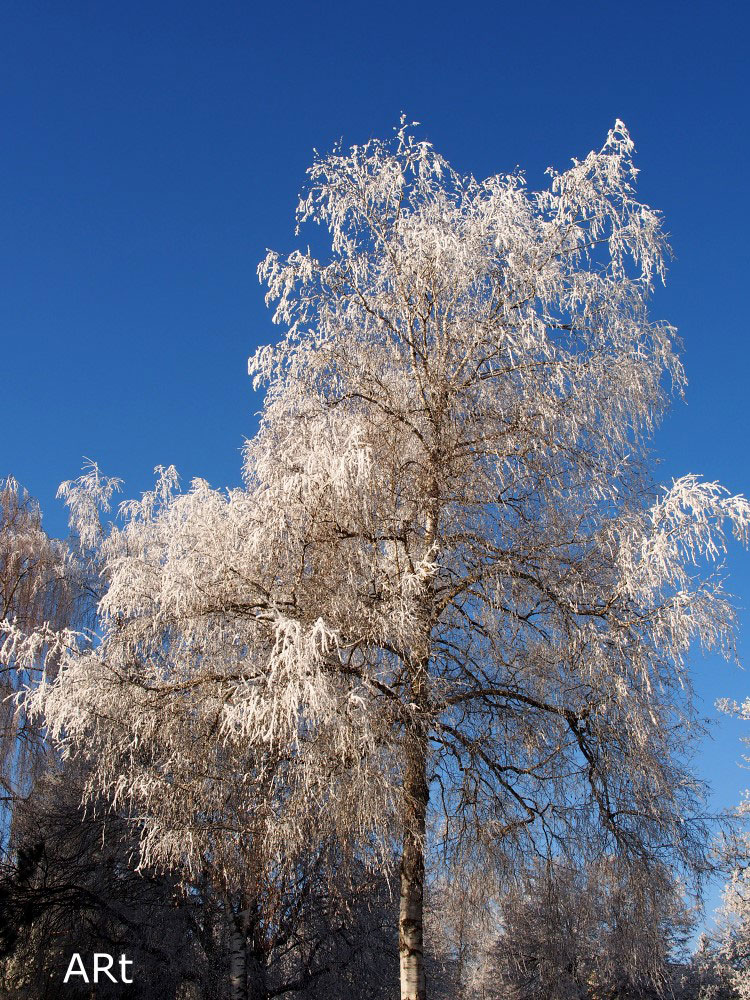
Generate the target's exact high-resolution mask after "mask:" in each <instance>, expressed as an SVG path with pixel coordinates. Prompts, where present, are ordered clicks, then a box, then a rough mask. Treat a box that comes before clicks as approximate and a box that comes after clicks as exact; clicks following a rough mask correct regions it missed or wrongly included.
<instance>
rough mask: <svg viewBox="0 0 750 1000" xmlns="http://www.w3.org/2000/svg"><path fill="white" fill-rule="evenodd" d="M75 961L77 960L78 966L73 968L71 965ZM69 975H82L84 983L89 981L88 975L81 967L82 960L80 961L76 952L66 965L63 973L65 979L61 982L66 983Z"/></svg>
mask: <svg viewBox="0 0 750 1000" xmlns="http://www.w3.org/2000/svg"><path fill="white" fill-rule="evenodd" d="M76 962H78V966H79V967H78V968H77V969H74V968H73V966H74V965H75V963H76ZM71 976H83V981H84V983H87V982H88V981H89V977H88V976H87V975H86V970H85V969H84V967H83V962H82V961H81V956H80V955H79V954H78V952H76V953H75V954H74V955H73V957H72V958H71V960H70V964H69V965H68V971H67V972H66V973H65V979H63V982H64V983H67V981H68V979H70V977H71ZM94 982H96V980H94Z"/></svg>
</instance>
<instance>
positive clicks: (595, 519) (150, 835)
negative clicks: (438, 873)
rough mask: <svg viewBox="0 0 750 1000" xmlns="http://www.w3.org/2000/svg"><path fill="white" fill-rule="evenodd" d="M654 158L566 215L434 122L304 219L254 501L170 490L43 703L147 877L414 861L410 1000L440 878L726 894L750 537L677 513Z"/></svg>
mask: <svg viewBox="0 0 750 1000" xmlns="http://www.w3.org/2000/svg"><path fill="white" fill-rule="evenodd" d="M632 153H633V143H632V141H631V139H630V136H629V135H628V132H627V130H626V129H625V126H624V125H623V124H622V123H620V122H617V123H616V125H615V127H614V128H613V129H612V131H611V132H610V133H609V135H608V136H607V139H606V142H605V144H604V146H603V147H602V149H601V150H600V151H599V152H592V153H589V154H588V155H587V156H586V157H584V158H583V159H582V160H580V161H578V160H574V161H573V165H572V166H571V167H570V168H569V169H567V170H565V171H563V172H556V171H554V170H551V171H550V172H549V183H548V186H547V187H546V188H545V189H544V190H542V191H538V192H532V191H530V190H528V188H527V186H526V183H525V181H524V178H523V175H521V174H520V173H517V174H513V175H497V176H493V177H489V178H487V179H485V180H477V179H475V178H474V177H472V176H470V175H465V174H461V173H459V172H458V171H456V170H455V169H454V168H452V167H451V166H450V164H449V163H448V162H447V161H446V160H445V159H444V158H443V157H442V156H440V155H439V154H438V153H437V152H436V151H435V150H434V149H433V147H432V146H431V145H430V144H428V143H426V142H423V141H420V140H418V139H417V138H416V137H415V134H414V129H413V128H412V127H411V126H409V125H408V124H407V123H406V122H405V121H402V123H401V126H400V127H399V128H398V129H397V130H396V134H395V137H394V139H393V140H391V141H380V140H372V141H370V142H368V143H367V144H366V145H364V146H357V147H353V148H352V149H350V150H344V149H343V148H338V149H336V150H335V151H334V152H333V153H332V154H330V155H326V156H320V157H318V158H317V159H316V160H315V162H314V164H313V166H312V167H311V168H310V171H309V185H308V188H307V190H306V191H305V193H304V194H303V196H302V198H301V200H300V203H299V206H298V213H297V219H298V224H299V226H302V225H303V224H306V223H317V224H318V225H319V226H320V227H321V229H322V235H320V236H316V238H315V242H316V245H320V246H323V245H325V246H326V251H325V253H322V252H321V253H320V254H316V253H314V252H313V251H312V250H310V249H309V248H308V249H299V250H295V251H293V252H292V253H291V254H289V255H288V256H286V257H281V256H279V255H278V254H276V253H273V252H271V253H269V254H268V256H267V257H266V258H265V260H264V261H263V262H262V264H261V266H260V271H259V273H260V277H261V279H262V280H263V281H264V282H265V283H266V284H267V288H268V302H269V304H273V305H274V320H275V321H276V322H277V323H278V324H280V325H282V326H283V327H284V328H285V332H284V334H283V336H282V338H281V340H280V342H279V343H277V344H276V345H275V346H269V347H265V348H262V349H260V350H259V351H257V352H256V354H254V356H253V357H252V358H251V361H250V372H251V374H252V375H253V377H254V379H255V384H256V386H261V385H262V386H265V389H266V397H265V405H264V409H263V412H262V417H261V424H260V429H259V431H258V433H257V434H256V436H255V437H254V438H253V439H252V440H251V441H249V442H248V443H247V446H246V449H245V467H244V471H245V486H244V488H243V489H241V490H234V491H229V492H227V493H222V492H218V491H215V490H212V489H211V488H210V487H209V486H208V485H207V484H206V483H203V482H195V483H193V484H192V486H191V487H190V488H189V489H188V490H187V491H186V492H184V493H181V492H179V491H178V490H177V489H176V484H175V476H174V473H173V471H171V470H163V471H162V473H161V474H160V477H159V480H158V483H157V486H156V488H155V490H154V491H152V492H150V493H148V494H146V495H145V496H144V497H143V498H142V499H141V500H140V501H137V502H133V503H131V504H129V505H126V507H125V508H124V511H123V513H124V517H125V523H124V525H123V526H122V527H117V528H115V529H113V530H112V531H111V533H110V534H109V535H108V536H107V537H106V538H104V539H103V540H102V541H101V542H100V544H99V557H100V566H101V572H102V578H103V580H104V581H105V583H106V587H105V593H104V596H103V599H102V602H101V605H100V614H101V622H100V626H99V629H98V634H97V636H96V642H93V643H92V642H86V641H83V640H81V639H80V638H78V637H76V636H73V635H67V636H62V635H61V637H60V656H61V668H60V670H59V672H58V674H57V676H56V677H55V678H54V679H50V680H49V682H47V683H45V684H43V685H41V686H40V687H39V688H38V689H37V690H36V691H35V692H34V693H33V694H32V695H31V697H30V708H31V709H32V710H36V711H39V712H43V713H44V717H45V720H46V724H47V725H48V727H49V729H50V732H51V733H52V734H53V736H55V737H56V738H58V739H60V740H61V741H63V743H64V745H66V746H67V747H68V748H69V749H70V750H75V749H78V750H79V751H83V752H86V753H87V754H89V755H90V756H91V758H92V762H93V766H92V774H93V776H94V778H93V780H94V783H95V786H96V788H97V789H98V790H104V791H107V792H109V793H110V794H111V795H112V796H113V797H114V799H115V800H116V801H117V802H120V803H122V804H126V803H127V804H128V805H129V807H130V808H132V809H133V811H134V812H137V814H138V816H139V818H140V819H141V821H142V823H143V840H142V853H143V857H144V859H146V860H147V861H148V862H156V863H162V864H166V865H177V866H181V867H183V869H186V870H189V869H190V867H191V866H195V865H197V864H199V863H200V858H201V857H205V856H206V852H209V853H211V854H212V856H217V852H218V856H220V857H221V859H222V864H225V865H226V867H227V870H228V871H234V872H239V871H240V870H241V869H242V867H243V864H244V859H245V858H246V857H247V855H246V847H247V844H248V843H249V842H250V841H252V845H253V853H254V857H256V858H261V859H263V864H264V865H270V866H276V868H275V870H277V871H278V870H279V867H283V866H284V864H285V863H287V861H288V859H290V858H291V859H293V858H294V857H295V856H298V855H297V853H296V852H298V851H299V850H301V849H303V847H304V845H305V844H309V843H311V842H321V841H324V840H325V839H326V838H331V839H332V840H338V841H340V842H341V843H345V844H354V843H357V844H359V845H360V850H361V851H363V856H367V857H369V858H371V859H372V860H373V861H376V860H377V858H378V857H379V856H380V857H382V858H383V859H386V858H387V857H388V856H389V850H390V845H391V844H392V843H393V842H394V840H395V841H397V842H398V843H399V844H400V845H401V846H400V860H399V879H398V882H399V892H400V914H399V928H398V933H399V951H400V975H401V996H402V1000H424V998H425V997H426V995H427V993H426V985H425V977H424V963H423V930H422V909H423V895H424V882H425V871H426V864H434V863H437V861H438V859H439V862H440V863H441V864H449V865H452V864H455V865H461V866H463V867H464V868H467V867H468V868H470V867H472V866H474V867H475V868H481V867H482V866H485V867H486V868H487V870H488V871H489V870H490V868H489V866H494V867H496V868H497V869H502V868H503V867H504V866H506V867H507V866H508V865H509V864H512V863H513V862H514V859H517V858H518V857H519V856H521V855H524V854H526V853H527V852H529V851H538V852H541V853H545V854H548V853H555V852H558V851H561V850H565V849H570V850H572V849H573V848H574V847H575V845H579V846H580V847H581V849H582V850H583V849H586V850H598V851H600V852H602V851H604V850H607V851H612V852H615V853H616V854H617V855H618V856H619V857H620V858H621V859H623V860H625V861H626V860H627V859H629V858H630V859H637V860H638V861H639V862H641V863H645V862H647V861H649V860H651V861H652V862H653V863H654V864H658V863H670V864H676V865H679V864H684V865H686V866H688V867H689V866H691V865H696V864H698V865H699V864H700V863H701V856H700V855H701V851H702V846H703V845H704V844H705V842H706V840H705V831H704V830H702V829H701V826H700V822H699V820H698V818H697V813H698V810H699V806H700V792H701V789H700V787H699V785H698V783H697V782H696V781H695V780H694V779H693V778H692V776H691V775H690V773H689V771H687V770H686V768H685V765H684V761H685V759H686V757H685V753H684V750H685V744H686V741H688V740H689V738H690V735H691V733H693V732H695V729H696V725H697V724H696V722H695V718H694V713H693V710H692V706H691V699H690V679H689V673H688V669H687V668H688V660H687V658H688V653H689V651H690V648H691V644H692V643H693V642H694V641H696V640H697V641H698V642H699V643H700V644H702V645H703V647H704V648H711V649H718V650H720V651H721V652H723V653H725V654H726V655H731V652H732V637H733V628H734V615H733V611H732V607H731V604H730V602H729V600H728V599H727V597H726V595H725V593H724V591H723V589H722V584H721V578H720V574H718V573H715V572H712V566H711V561H712V560H713V561H716V560H717V558H718V557H719V556H720V555H721V553H722V552H723V549H724V531H725V530H731V531H733V532H734V534H735V535H736V536H737V537H738V538H739V539H740V540H741V541H743V542H746V541H747V536H748V527H749V526H750V506H749V505H748V503H747V502H746V501H745V499H744V498H743V497H740V496H730V495H729V494H728V493H727V492H726V491H725V490H723V489H722V488H721V487H720V486H719V485H718V484H716V483H707V482H703V481H702V480H701V479H700V478H699V477H697V476H695V475H687V476H685V477H683V478H681V479H679V480H677V481H676V482H674V483H673V484H672V485H671V486H668V487H666V488H664V489H656V488H655V487H654V486H653V485H652V483H651V479H650V477H649V472H648V452H647V445H648V441H649V438H650V436H651V434H652V432H653V430H654V428H655V427H656V426H657V424H658V421H659V419H660V417H661V415H662V414H663V412H664V410H665V407H666V405H667V404H668V402H669V399H670V397H671V396H672V395H673V394H674V393H677V394H679V393H680V392H681V391H682V388H683V385H684V381H685V380H684V373H683V369H682V366H681V363H680V360H679V358H678V355H677V353H676V347H675V344H676V341H675V331H674V330H673V328H672V327H671V326H670V325H669V324H667V323H664V322H660V321H655V320H653V319H652V318H651V317H650V316H649V312H648V305H649V297H650V293H651V291H652V287H653V284H654V282H655V281H657V280H661V279H662V278H663V276H664V259H665V255H666V253H667V247H666V244H665V239H664V234H663V230H662V226H661V222H660V218H659V215H658V213H656V212H655V211H653V210H652V209H650V208H649V207H648V206H646V205H644V204H642V203H641V202H639V201H638V200H637V198H636V196H635V179H636V170H635V167H634V166H633V162H632ZM90 486H91V484H90V483H89V484H85V483H79V484H78V485H77V486H75V485H73V486H70V487H69V488H68V499H69V501H71V502H77V501H78V500H82V498H83V499H85V497H86V496H88V497H89V500H90V497H91V494H90V493H89V494H87V493H86V490H87V489H88V487H90ZM87 503H88V501H86V502H85V503H84V502H81V504H79V507H80V510H81V511H83V512H84V513H85V512H86V511H89V513H85V517H89V514H90V509H91V508H90V504H89V506H87ZM74 506H75V504H74ZM84 520H85V518H84ZM7 642H13V643H15V647H14V648H16V649H17V650H18V651H22V650H23V649H24V648H25V646H24V643H26V644H27V645H28V643H29V642H31V640H30V639H29V638H28V637H24V636H23V635H21V634H16V635H15V637H14V636H10V637H9V638H8V640H7ZM224 768H226V769H228V772H229V773H232V774H233V775H240V776H242V778H243V780H242V781H240V782H239V783H237V782H235V787H236V788H237V789H239V791H237V793H236V799H235V800H233V801H236V805H237V808H236V811H235V814H234V819H233V820H232V821H231V822H230V823H229V824H227V823H226V810H225V804H226V801H227V789H226V786H225V784H224V783H223V782H222V779H221V772H222V769H224ZM233 794H234V793H233ZM219 831H221V837H220V838H219V839H217V837H218V834H219ZM227 831H228V832H227ZM225 834H226V835H225ZM219 841H220V845H219ZM217 845H219V846H217Z"/></svg>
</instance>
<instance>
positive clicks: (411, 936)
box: [398, 733, 429, 1000]
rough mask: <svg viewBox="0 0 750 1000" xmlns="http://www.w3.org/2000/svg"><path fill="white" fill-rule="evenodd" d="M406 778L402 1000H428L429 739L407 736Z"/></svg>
mask: <svg viewBox="0 0 750 1000" xmlns="http://www.w3.org/2000/svg"><path fill="white" fill-rule="evenodd" d="M406 753H407V760H406V772H405V775H404V788H403V795H404V802H403V807H404V844H403V851H402V854H401V903H400V907H399V933H398V948H399V957H400V965H401V1000H426V996H427V993H426V988H425V974H424V946H423V935H422V914H423V907H424V836H425V818H426V815H427V801H428V798H429V788H428V785H427V739H426V737H425V736H424V734H422V733H419V734H415V733H411V734H408V735H407V746H406Z"/></svg>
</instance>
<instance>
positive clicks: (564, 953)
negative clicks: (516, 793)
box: [466, 857, 692, 1000]
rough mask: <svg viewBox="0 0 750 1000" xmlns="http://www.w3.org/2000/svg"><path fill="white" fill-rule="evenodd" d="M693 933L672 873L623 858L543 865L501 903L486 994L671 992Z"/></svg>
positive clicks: (559, 999)
mask: <svg viewBox="0 0 750 1000" xmlns="http://www.w3.org/2000/svg"><path fill="white" fill-rule="evenodd" d="M691 929H692V919H691V914H690V912H689V910H688V908H687V906H686V904H685V901H684V899H683V897H682V892H681V887H680V885H679V884H676V883H675V881H674V879H673V878H672V877H671V875H670V873H669V872H668V871H666V870H663V871H661V872H658V873H657V872H654V871H648V870H647V871H638V870H637V869H636V868H635V867H632V866H631V867H629V868H623V867H622V866H621V865H620V864H619V863H618V860H617V859H616V858H614V857H609V858H607V857H605V858H601V859H599V860H594V861H592V862H591V863H589V864H587V865H585V866H581V867H578V866H575V867H573V866H571V865H570V864H569V863H566V862H564V861H556V862H552V863H551V864H550V863H547V864H537V865H536V866H535V868H534V870H533V871H532V872H530V873H529V875H528V876H527V877H526V878H524V879H522V880H520V881H519V883H518V884H517V885H516V886H514V888H513V889H512V890H511V891H510V892H508V893H507V894H506V896H505V897H504V899H503V900H502V902H501V905H500V906H499V908H498V933H497V936H496V939H495V942H494V944H493V946H492V947H491V948H490V949H488V952H487V954H486V955H485V957H484V961H483V962H482V963H481V966H480V972H481V976H480V977H479V979H480V983H481V989H483V990H484V993H485V996H486V997H487V1000H501V998H502V1000H566V998H569V1000H579V998H584V997H585V998H590V1000H598V998H601V1000H604V998H607V997H618V998H622V1000H626V998H639V1000H645V998H649V997H650V998H657V997H662V996H671V992H672V984H673V979H674V978H675V975H676V973H677V971H678V967H677V966H676V964H675V963H676V960H677V959H678V957H680V952H681V951H682V949H683V948H684V944H685V939H686V937H687V936H688V934H689V932H690V931H691ZM466 995H467V996H469V995H473V994H471V993H467V994H466Z"/></svg>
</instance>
